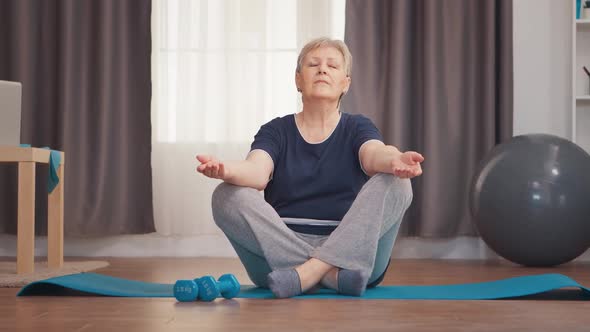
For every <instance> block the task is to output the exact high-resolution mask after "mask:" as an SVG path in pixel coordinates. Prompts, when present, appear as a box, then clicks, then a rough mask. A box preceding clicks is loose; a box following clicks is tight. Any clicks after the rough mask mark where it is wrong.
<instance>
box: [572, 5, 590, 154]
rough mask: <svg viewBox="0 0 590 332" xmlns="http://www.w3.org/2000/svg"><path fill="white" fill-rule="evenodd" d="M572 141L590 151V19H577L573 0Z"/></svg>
mask: <svg viewBox="0 0 590 332" xmlns="http://www.w3.org/2000/svg"><path fill="white" fill-rule="evenodd" d="M571 3H572V7H573V8H572V9H573V10H572V13H573V15H572V18H573V19H572V23H573V24H572V141H573V142H575V143H576V144H578V145H579V146H580V147H582V148H583V149H584V150H586V152H589V153H590V77H588V75H587V74H586V73H585V72H584V70H583V66H586V68H588V70H590V19H576V0H572V1H571Z"/></svg>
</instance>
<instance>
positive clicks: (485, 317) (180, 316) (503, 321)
mask: <svg viewBox="0 0 590 332" xmlns="http://www.w3.org/2000/svg"><path fill="white" fill-rule="evenodd" d="M101 259H104V260H107V261H109V262H110V263H111V266H109V267H107V268H104V269H102V270H98V271H97V272H99V273H103V274H108V275H112V276H118V277H125V278H131V279H137V280H143V281H152V282H162V283H172V282H174V281H175V280H177V279H186V278H192V277H196V276H200V275H205V274H211V275H214V276H215V277H218V276H219V275H221V274H223V273H235V274H236V276H237V277H238V279H240V281H241V282H242V283H243V284H246V283H249V280H248V278H247V276H246V274H245V271H244V270H243V268H242V267H241V265H240V263H239V261H237V260H235V259H213V258H153V259H149V258H141V259H137V258H124V259H122V258H101ZM538 273H563V274H566V275H568V276H570V277H572V278H574V279H575V280H577V281H578V282H580V283H581V284H583V285H590V265H589V264H587V263H586V264H581V263H577V264H571V263H570V264H566V265H563V266H561V267H558V268H548V269H533V268H522V267H519V266H516V265H513V264H511V263H508V262H503V261H502V262H480V261H457V260H448V261H440V260H394V261H392V263H391V266H390V269H389V272H388V274H387V276H386V279H385V282H384V284H388V285H392V284H416V285H420V284H445V283H459V282H478V281H488V280H493V279H498V278H505V277H512V276H519V275H525V274H538ZM17 291H18V289H10V288H4V289H0V330H1V331H33V330H34V331H43V332H52V331H84V332H87V331H126V332H132V331H145V332H147V331H191V332H192V331H209V330H210V331H246V330H252V331H276V330H281V331H290V330H293V331H301V330H304V331H323V330H335V331H379V330H387V331H391V330H400V331H526V330H530V331H557V330H563V331H589V330H590V301H588V302H586V301H581V300H579V299H577V300H576V299H571V300H565V301H563V300H562V301H556V300H552V299H548V298H551V296H544V297H543V296H542V297H532V298H527V299H524V300H522V299H519V300H494V301H418V300H411V301H402V300H319V299H317V300H312V299H306V300H301V299H299V300H298V299H285V300H255V299H235V300H216V301H215V302H211V303H203V302H194V303H177V302H176V301H175V300H174V299H172V298H168V299H137V298H110V297H19V298H17V297H16V296H15V295H16V293H17ZM570 293H572V292H571V291H570Z"/></svg>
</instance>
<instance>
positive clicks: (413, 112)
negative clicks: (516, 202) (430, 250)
mask: <svg viewBox="0 0 590 332" xmlns="http://www.w3.org/2000/svg"><path fill="white" fill-rule="evenodd" d="M345 36H346V38H345V39H346V40H345V41H346V43H347V44H348V46H349V47H350V49H351V52H352V54H353V57H354V68H353V72H352V85H351V89H350V92H349V94H348V96H347V97H346V98H345V99H344V100H343V109H344V110H346V111H348V112H352V113H362V114H365V115H367V116H369V117H370V118H371V119H372V120H373V121H374V122H375V123H376V125H377V126H378V127H379V129H380V130H381V132H382V133H383V136H384V139H385V142H386V143H388V144H393V145H396V146H398V147H399V148H400V149H401V150H416V151H419V152H421V153H423V155H424V156H425V158H426V160H425V162H424V164H423V169H424V174H423V175H422V176H421V177H419V178H416V179H413V180H412V184H413V188H414V201H413V204H412V206H411V208H410V209H409V210H408V213H407V215H406V220H405V221H404V224H403V227H402V230H401V234H403V235H406V236H421V237H451V236H458V235H475V229H474V227H473V226H472V222H471V218H470V215H469V210H468V193H469V185H470V181H471V177H472V176H473V173H474V170H475V168H476V167H477V165H478V163H479V162H480V161H481V159H482V157H483V156H484V155H485V154H486V153H487V152H488V151H489V150H490V149H491V148H492V147H493V146H494V145H495V144H497V143H499V142H502V141H504V140H506V139H508V138H510V137H511V136H512V108H513V105H512V99H513V96H512V95H513V83H512V77H513V71H512V1H511V0H478V1H474V0H393V1H390V0H369V1H367V0H348V1H347V3H346V32H345Z"/></svg>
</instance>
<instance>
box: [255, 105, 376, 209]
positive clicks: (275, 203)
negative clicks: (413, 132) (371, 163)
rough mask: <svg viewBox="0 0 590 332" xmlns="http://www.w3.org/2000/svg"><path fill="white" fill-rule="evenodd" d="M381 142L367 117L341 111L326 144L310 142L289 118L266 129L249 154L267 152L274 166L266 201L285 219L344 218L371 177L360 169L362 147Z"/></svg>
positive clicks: (260, 132) (291, 116)
mask: <svg viewBox="0 0 590 332" xmlns="http://www.w3.org/2000/svg"><path fill="white" fill-rule="evenodd" d="M372 139H376V140H380V141H382V137H381V134H380V133H379V130H378V129H377V128H376V127H375V125H374V124H373V123H372V122H371V120H369V119H368V118H367V117H365V116H362V115H356V114H348V113H342V114H341V117H340V120H339V122H338V125H337V126H336V128H335V129H334V131H333V132H332V134H331V135H330V136H329V137H328V138H327V139H326V140H325V141H323V142H321V143H317V144H310V143H308V142H306V141H305V140H304V139H303V137H302V136H301V134H300V132H299V130H298V129H297V125H296V123H295V116H294V114H290V115H287V116H284V117H281V118H275V119H274V120H272V121H270V122H268V123H266V124H265V125H263V126H262V127H261V128H260V130H259V131H258V133H257V134H256V136H255V137H254V142H253V143H252V146H251V149H250V150H251V151H252V150H256V149H261V150H264V151H266V152H267V153H268V154H269V155H270V157H271V158H272V160H273V162H274V170H273V174H272V179H271V180H270V182H269V183H268V184H267V186H266V189H265V190H264V198H265V200H266V201H267V202H268V203H269V204H270V205H271V206H272V207H274V209H275V210H276V211H277V212H278V214H279V216H281V217H282V218H303V219H319V220H338V221H339V220H342V218H343V217H344V215H345V214H346V212H347V211H348V209H349V208H350V206H351V205H352V202H353V201H354V199H355V198H356V196H357V194H358V193H359V191H360V189H361V187H362V186H363V185H364V184H365V183H366V182H367V180H368V179H369V176H367V175H366V174H365V172H364V171H363V170H362V168H361V164H360V161H359V149H360V147H361V145H363V143H365V142H367V141H368V140H372Z"/></svg>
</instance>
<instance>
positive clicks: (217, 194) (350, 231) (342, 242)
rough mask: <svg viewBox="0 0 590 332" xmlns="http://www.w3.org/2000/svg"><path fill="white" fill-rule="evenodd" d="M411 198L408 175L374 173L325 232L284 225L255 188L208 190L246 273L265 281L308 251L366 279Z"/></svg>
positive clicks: (375, 274) (379, 264) (383, 257)
mask: <svg viewBox="0 0 590 332" xmlns="http://www.w3.org/2000/svg"><path fill="white" fill-rule="evenodd" d="M411 201H412V186H411V183H410V180H408V179H400V178H398V177H395V176H393V175H391V174H382V173H379V174H377V175H375V176H373V177H372V178H371V179H369V181H367V183H365V185H364V186H363V187H362V188H361V191H360V192H359V194H358V195H357V197H356V199H355V200H354V202H353V204H352V205H351V207H350V209H349V210H348V212H347V213H346V215H345V216H344V218H343V219H342V220H341V221H340V224H339V225H338V227H337V228H336V229H335V230H334V231H333V232H332V233H331V234H330V235H312V234H304V233H297V232H294V231H292V230H291V229H289V228H288V227H287V226H286V225H285V222H284V221H283V220H282V219H281V217H280V216H279V215H278V213H277V212H276V211H275V210H274V208H273V207H272V206H271V205H270V204H268V203H267V202H266V201H265V200H264V197H263V196H262V195H260V192H258V191H257V190H255V189H252V188H248V187H240V186H235V185H231V184H227V183H222V184H220V185H219V186H217V188H216V189H215V191H214V192H213V197H212V208H213V218H214V220H215V223H216V224H217V225H218V226H219V228H221V230H222V231H223V232H224V233H225V235H226V236H227V238H228V239H229V241H230V243H231V244H232V246H233V247H234V249H235V250H236V253H237V254H238V257H239V258H240V260H241V261H242V264H244V267H245V268H246V271H247V272H248V275H249V277H250V279H252V281H253V282H254V284H256V285H257V286H259V287H267V281H266V276H267V274H268V273H270V272H271V271H273V270H281V269H288V268H294V267H296V266H298V265H301V264H302V263H304V262H305V261H307V260H308V259H310V258H312V257H314V258H317V259H320V260H322V261H324V262H326V263H328V264H331V265H334V266H337V267H340V268H343V269H350V270H363V271H365V272H367V273H368V274H369V275H370V277H369V283H371V282H373V281H374V280H376V279H377V278H379V277H380V276H381V275H382V274H383V273H384V271H385V268H386V267H387V264H388V263H389V259H390V257H391V250H392V248H393V244H394V242H395V238H396V237H397V233H398V230H399V226H400V223H401V220H402V218H403V216H404V213H405V211H406V210H407V208H408V207H409V205H410V203H411Z"/></svg>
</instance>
